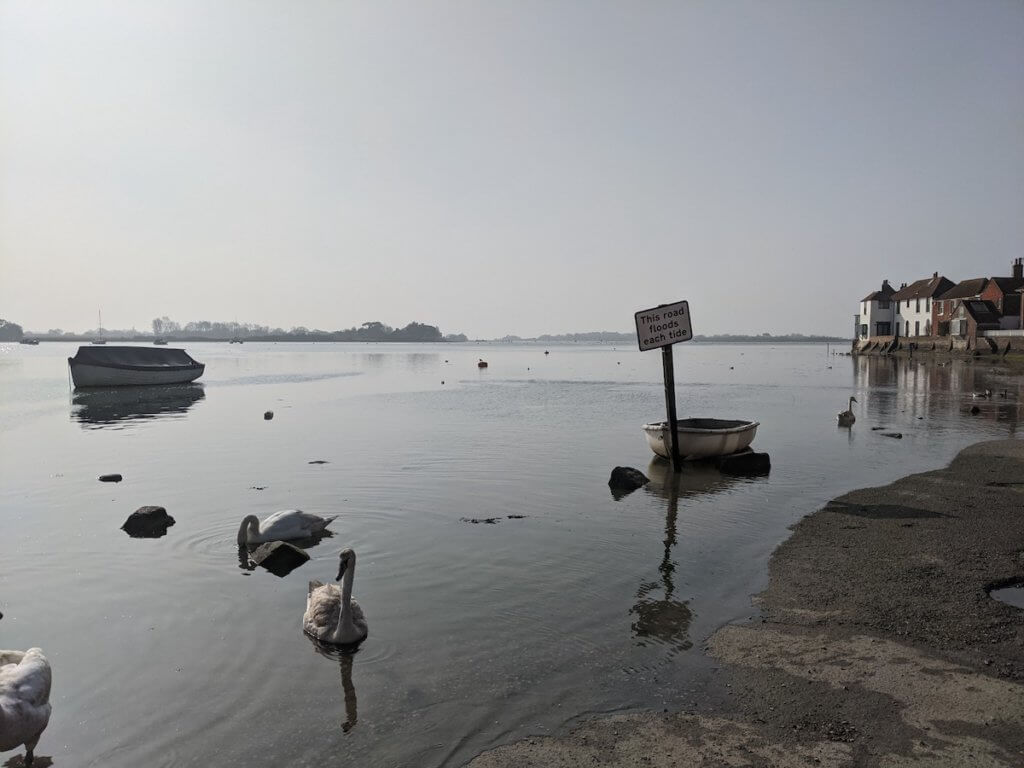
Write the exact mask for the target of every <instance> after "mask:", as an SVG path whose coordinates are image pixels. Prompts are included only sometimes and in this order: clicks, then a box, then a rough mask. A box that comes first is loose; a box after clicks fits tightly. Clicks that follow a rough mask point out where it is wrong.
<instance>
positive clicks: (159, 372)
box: [68, 347, 206, 388]
mask: <svg viewBox="0 0 1024 768" xmlns="http://www.w3.org/2000/svg"><path fill="white" fill-rule="evenodd" d="M68 365H69V366H70V367H71V378H72V380H73V381H74V382H75V387H76V388H78V387H124V386H146V385H152V384H186V383H188V382H190V381H195V380H196V379H198V378H199V377H200V376H202V375H203V371H204V370H205V369H206V366H205V365H204V364H203V363H200V362H197V361H196V360H193V359H192V358H191V357H190V356H189V354H188V353H187V352H186V351H185V350H183V349H153V348H152V347H105V348H104V349H93V348H92V347H79V348H78V352H77V353H76V354H75V356H74V357H69V358H68Z"/></svg>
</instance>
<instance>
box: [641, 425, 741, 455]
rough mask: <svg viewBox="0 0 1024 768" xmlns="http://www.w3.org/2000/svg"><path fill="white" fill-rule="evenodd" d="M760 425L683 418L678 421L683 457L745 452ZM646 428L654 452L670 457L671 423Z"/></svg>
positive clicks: (645, 426) (678, 433)
mask: <svg viewBox="0 0 1024 768" xmlns="http://www.w3.org/2000/svg"><path fill="white" fill-rule="evenodd" d="M758 426H760V422H757V421H742V420H732V419H679V420H678V421H677V422H676V434H677V435H678V439H679V455H680V456H682V457H683V458H684V459H687V460H691V459H707V458H711V457H714V456H726V455H728V454H730V453H736V452H737V451H742V450H743V449H744V448H746V447H748V446H749V445H750V444H751V443H752V442H753V440H754V435H756V434H757V428H758ZM643 429H644V434H645V435H646V436H647V444H648V445H649V446H650V447H651V450H652V451H654V452H655V453H656V454H658V455H659V456H663V457H665V458H666V459H667V458H669V451H670V446H669V439H668V422H665V421H659V422H655V423H653V424H644V427H643Z"/></svg>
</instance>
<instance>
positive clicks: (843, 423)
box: [836, 397, 857, 427]
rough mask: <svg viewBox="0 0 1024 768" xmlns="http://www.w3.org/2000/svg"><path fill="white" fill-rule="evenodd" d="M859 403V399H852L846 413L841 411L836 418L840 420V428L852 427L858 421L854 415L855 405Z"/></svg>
mask: <svg viewBox="0 0 1024 768" xmlns="http://www.w3.org/2000/svg"><path fill="white" fill-rule="evenodd" d="M856 402H857V398H855V397H851V398H850V402H849V405H848V407H847V409H846V410H845V411H840V412H839V414H838V415H837V416H836V419H838V420H839V426H840V427H852V426H853V422H855V421H856V420H857V417H856V416H854V415H853V404H854V403H856Z"/></svg>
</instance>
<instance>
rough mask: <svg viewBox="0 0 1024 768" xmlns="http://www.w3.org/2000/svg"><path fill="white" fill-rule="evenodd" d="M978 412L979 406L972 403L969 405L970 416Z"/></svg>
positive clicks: (979, 411)
mask: <svg viewBox="0 0 1024 768" xmlns="http://www.w3.org/2000/svg"><path fill="white" fill-rule="evenodd" d="M979 413H981V408H979V407H978V406H976V405H972V406H971V415H972V416H976V415H978V414H979Z"/></svg>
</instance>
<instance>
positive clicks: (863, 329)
mask: <svg viewBox="0 0 1024 768" xmlns="http://www.w3.org/2000/svg"><path fill="white" fill-rule="evenodd" d="M860 337H861V338H862V339H866V338H867V337H868V324H867V323H864V324H863V325H861V327H860Z"/></svg>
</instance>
